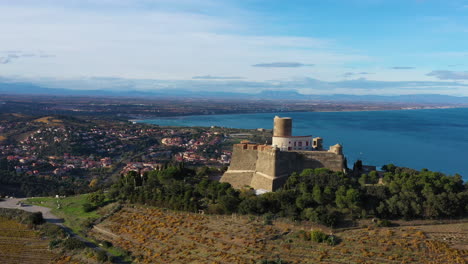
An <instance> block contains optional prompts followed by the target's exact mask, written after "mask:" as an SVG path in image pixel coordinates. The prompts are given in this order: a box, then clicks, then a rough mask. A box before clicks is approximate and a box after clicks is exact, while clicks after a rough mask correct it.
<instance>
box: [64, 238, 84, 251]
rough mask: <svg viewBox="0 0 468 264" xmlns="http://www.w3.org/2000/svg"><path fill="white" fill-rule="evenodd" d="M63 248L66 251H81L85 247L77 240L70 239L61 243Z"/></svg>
mask: <svg viewBox="0 0 468 264" xmlns="http://www.w3.org/2000/svg"><path fill="white" fill-rule="evenodd" d="M63 247H64V248H65V249H67V250H74V249H83V248H85V247H86V244H85V243H84V242H83V241H81V240H79V239H78V238H74V237H71V238H69V239H67V240H65V241H63Z"/></svg>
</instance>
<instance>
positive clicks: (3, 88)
mask: <svg viewBox="0 0 468 264" xmlns="http://www.w3.org/2000/svg"><path fill="white" fill-rule="evenodd" d="M0 94H22V95H27V94H31V95H55V96H112V97H135V98H141V97H144V98H213V99H254V100H261V99H270V100H272V99H281V100H317V101H341V102H382V103H415V104H418V103H420V104H468V97H457V96H450V95H440V94H412V95H395V96H383V95H349V94H332V95H306V94H301V93H299V92H297V91H295V90H281V91H278V90H263V91H260V92H259V93H256V94H249V93H236V92H216V91H190V90H176V89H174V90H172V89H165V90H154V91H138V90H127V91H123V90H75V89H61V88H46V87H41V86H38V85H35V84H32V83H7V82H0Z"/></svg>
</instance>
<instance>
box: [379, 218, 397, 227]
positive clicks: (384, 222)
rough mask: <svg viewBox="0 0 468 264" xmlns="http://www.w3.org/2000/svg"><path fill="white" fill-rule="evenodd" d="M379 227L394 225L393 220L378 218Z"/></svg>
mask: <svg viewBox="0 0 468 264" xmlns="http://www.w3.org/2000/svg"><path fill="white" fill-rule="evenodd" d="M376 225H377V226H378V227H390V226H392V225H393V224H392V222H390V221H389V220H387V219H383V220H378V221H377V224H376Z"/></svg>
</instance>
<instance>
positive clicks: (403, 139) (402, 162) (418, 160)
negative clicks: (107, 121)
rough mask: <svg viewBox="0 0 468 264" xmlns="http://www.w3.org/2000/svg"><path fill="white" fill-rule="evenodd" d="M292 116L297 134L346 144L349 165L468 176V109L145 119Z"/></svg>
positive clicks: (215, 121) (229, 120)
mask: <svg viewBox="0 0 468 264" xmlns="http://www.w3.org/2000/svg"><path fill="white" fill-rule="evenodd" d="M275 115H279V116H281V117H292V118H293V134H294V135H296V136H299V135H313V136H314V137H317V136H320V137H322V138H323V139H324V147H326V148H327V149H328V146H330V145H334V144H336V143H341V144H342V145H343V149H344V153H345V155H346V157H347V159H348V163H349V165H350V166H352V164H353V163H354V161H356V160H357V159H360V160H362V161H363V163H364V164H368V165H375V166H378V167H380V166H382V165H384V164H389V163H393V164H395V165H397V166H402V167H410V168H414V169H418V170H419V169H422V168H427V169H429V170H433V171H440V172H443V173H446V174H451V175H453V174H455V173H458V174H460V175H462V176H463V178H464V180H468V108H457V109H427V110H426V109H425V110H395V111H368V112H295V113H268V114H265V113H261V114H231V115H202V116H183V117H171V118H158V119H151V120H141V121H140V122H144V123H150V124H158V125H162V126H207V127H209V126H221V127H232V128H249V129H253V128H266V129H271V128H272V126H273V117H274V116H275Z"/></svg>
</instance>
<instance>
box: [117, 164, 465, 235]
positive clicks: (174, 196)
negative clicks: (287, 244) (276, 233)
mask: <svg viewBox="0 0 468 264" xmlns="http://www.w3.org/2000/svg"><path fill="white" fill-rule="evenodd" d="M383 169H384V173H383V175H381V176H383V179H382V183H381V184H377V182H378V181H379V175H378V174H377V172H372V173H370V174H369V175H365V176H364V175H360V176H355V173H353V172H351V173H349V174H345V173H342V172H333V171H330V170H328V169H324V168H320V169H306V170H304V171H303V172H301V173H293V174H292V175H291V176H290V177H289V178H288V180H287V182H286V183H285V185H284V186H283V187H282V188H281V189H280V190H278V191H276V192H270V193H266V194H263V195H259V196H257V195H255V193H254V191H253V190H251V189H243V190H235V189H233V188H232V187H231V186H230V184H228V183H220V182H217V181H210V180H208V179H207V177H206V170H199V171H198V173H197V172H196V171H194V170H192V169H188V168H185V167H184V166H183V165H176V166H170V167H168V168H166V169H163V170H160V171H152V172H150V173H147V174H145V175H144V176H140V175H139V174H137V173H136V172H130V173H129V174H128V175H126V176H123V177H121V179H120V181H119V182H118V183H116V184H115V185H113V186H112V188H111V191H110V192H109V194H110V195H111V197H113V198H117V199H120V200H124V201H129V202H131V203H142V204H149V205H155V206H161V207H166V208H171V209H176V210H185V211H192V212H197V211H198V210H200V209H202V210H206V211H207V212H208V213H217V214H230V213H241V214H255V215H264V214H269V215H272V214H273V215H276V216H281V217H290V218H292V219H296V220H310V221H314V222H318V223H321V224H325V225H328V226H336V225H337V224H339V223H340V221H342V220H345V219H347V220H349V219H356V218H362V217H379V218H384V219H393V218H407V219H414V218H440V217H462V216H466V215H468V184H465V183H464V182H463V180H462V178H461V176H459V175H455V176H447V175H444V174H441V173H438V172H431V171H428V170H425V169H424V170H421V171H416V170H412V169H408V168H399V167H396V166H394V165H387V166H384V167H383Z"/></svg>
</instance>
